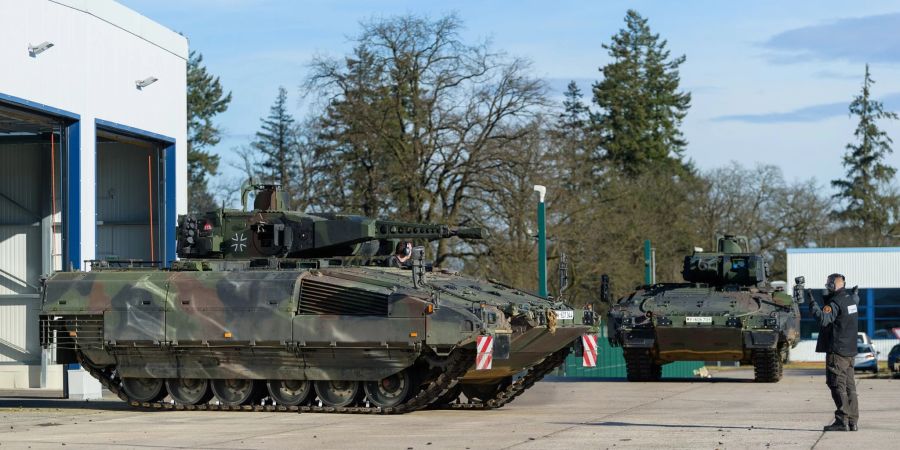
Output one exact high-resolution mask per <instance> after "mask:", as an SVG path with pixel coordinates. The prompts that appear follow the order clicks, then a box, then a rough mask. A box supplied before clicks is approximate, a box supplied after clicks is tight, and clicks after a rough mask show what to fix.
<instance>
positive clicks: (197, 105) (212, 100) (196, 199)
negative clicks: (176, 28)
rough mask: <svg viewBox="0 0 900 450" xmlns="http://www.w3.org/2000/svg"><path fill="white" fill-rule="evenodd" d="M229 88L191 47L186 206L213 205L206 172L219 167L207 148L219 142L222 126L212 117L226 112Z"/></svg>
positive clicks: (203, 208)
mask: <svg viewBox="0 0 900 450" xmlns="http://www.w3.org/2000/svg"><path fill="white" fill-rule="evenodd" d="M230 102H231V92H229V93H228V94H225V92H224V90H223V89H222V84H221V83H220V82H219V77H216V76H213V75H211V74H210V73H208V72H207V71H206V67H205V66H204V65H203V55H201V54H200V53H197V52H194V51H192V52H191V53H190V56H189V57H188V64H187V129H188V142H187V144H188V209H189V210H190V211H191V212H199V211H209V210H211V209H214V208H215V207H216V204H215V201H214V200H213V197H212V194H210V192H209V186H207V181H208V180H207V176H208V175H215V174H216V172H217V171H218V169H219V156H218V155H214V154H212V153H210V152H209V151H208V150H207V148H208V147H210V146H213V145H216V144H218V143H219V140H220V139H221V134H222V132H221V130H220V129H219V128H218V127H216V126H215V124H213V118H214V117H215V116H216V115H218V114H221V113H223V112H225V111H226V110H227V109H228V104H229V103H230Z"/></svg>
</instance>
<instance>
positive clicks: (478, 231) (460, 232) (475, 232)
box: [452, 228, 485, 239]
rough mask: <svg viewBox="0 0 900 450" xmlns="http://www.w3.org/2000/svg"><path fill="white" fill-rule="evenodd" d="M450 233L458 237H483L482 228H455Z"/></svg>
mask: <svg viewBox="0 0 900 450" xmlns="http://www.w3.org/2000/svg"><path fill="white" fill-rule="evenodd" d="M452 234H453V235H454V236H456V237H458V238H460V239H484V238H485V236H484V229H483V228H457V229H455V230H453V231H452Z"/></svg>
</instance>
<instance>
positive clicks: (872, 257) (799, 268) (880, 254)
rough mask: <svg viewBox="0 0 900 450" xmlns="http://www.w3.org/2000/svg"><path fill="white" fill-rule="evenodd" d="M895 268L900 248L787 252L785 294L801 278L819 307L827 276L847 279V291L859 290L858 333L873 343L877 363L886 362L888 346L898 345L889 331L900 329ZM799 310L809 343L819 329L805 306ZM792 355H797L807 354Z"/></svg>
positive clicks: (899, 279) (899, 291)
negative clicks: (851, 288)
mask: <svg viewBox="0 0 900 450" xmlns="http://www.w3.org/2000/svg"><path fill="white" fill-rule="evenodd" d="M898 268H900V247H861V248H789V249H787V274H788V280H787V283H788V286H787V291H788V292H791V291H792V290H793V287H794V278H796V277H798V276H804V277H806V287H807V288H809V289H812V292H813V295H814V296H815V298H816V300H817V301H818V302H819V304H820V305H821V304H822V293H823V289H824V288H825V279H826V278H827V277H828V275H830V274H832V273H840V274H843V275H844V276H846V277H847V286H848V287H853V286H859V299H860V302H859V330H860V331H863V332H866V333H867V334H868V335H869V337H871V338H872V339H873V341H874V342H875V347H876V350H879V351H881V355H880V356H879V359H886V358H887V354H888V351H889V350H890V348H891V346H892V345H893V344H894V343H897V342H898V341H897V339H896V336H894V333H893V332H892V329H893V328H897V327H900V269H898ZM800 309H801V311H802V313H803V319H802V320H801V326H800V332H801V337H802V338H804V339H812V338H813V337H814V334H815V333H817V332H818V325H816V323H815V321H814V320H813V318H812V315H811V314H809V309H808V308H807V307H806V305H803V306H802V307H801V308H800ZM807 346H808V344H807ZM812 347H813V348H814V347H815V346H814V345H813V346H812ZM802 348H805V346H803V347H802ZM799 349H801V347H798V350H799ZM794 353H795V354H796V355H799V354H800V353H806V350H803V351H801V352H794ZM823 358H824V356H823ZM794 359H797V358H794ZM807 359H808V358H807ZM816 359H820V358H816Z"/></svg>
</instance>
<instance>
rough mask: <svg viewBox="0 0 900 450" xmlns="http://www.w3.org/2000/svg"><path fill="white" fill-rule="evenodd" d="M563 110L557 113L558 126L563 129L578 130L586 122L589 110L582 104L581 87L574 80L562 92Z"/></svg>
mask: <svg viewBox="0 0 900 450" xmlns="http://www.w3.org/2000/svg"><path fill="white" fill-rule="evenodd" d="M563 96H564V99H563V112H562V114H560V115H559V127H560V128H562V129H564V130H580V129H583V128H584V126H585V125H586V124H587V120H588V118H589V117H588V115H589V113H590V111H589V110H588V107H587V105H585V104H584V101H583V98H584V97H583V96H582V94H581V89H579V88H578V84H577V83H575V81H574V80H573V81H570V82H569V84H568V85H567V86H566V92H565V93H563Z"/></svg>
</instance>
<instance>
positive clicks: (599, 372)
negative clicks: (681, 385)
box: [563, 324, 703, 378]
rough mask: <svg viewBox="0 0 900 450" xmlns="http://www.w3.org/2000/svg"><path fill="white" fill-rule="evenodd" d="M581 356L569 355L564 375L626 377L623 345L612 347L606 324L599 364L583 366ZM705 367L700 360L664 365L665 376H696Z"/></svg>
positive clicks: (599, 342)
mask: <svg viewBox="0 0 900 450" xmlns="http://www.w3.org/2000/svg"><path fill="white" fill-rule="evenodd" d="M581 364H582V363H581V357H580V356H575V355H569V357H568V358H567V359H566V363H565V365H564V366H563V372H564V373H563V376H566V377H579V378H625V358H624V357H623V356H622V347H612V346H610V345H609V341H608V340H607V338H606V324H603V325H601V326H600V332H599V333H598V335H597V366H596V367H582V365H581ZM701 367H703V362H700V361H684V362H674V363H669V364H666V365H664V366H663V372H662V376H663V378H694V377H695V376H696V375H694V370H695V369H699V368H701Z"/></svg>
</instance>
